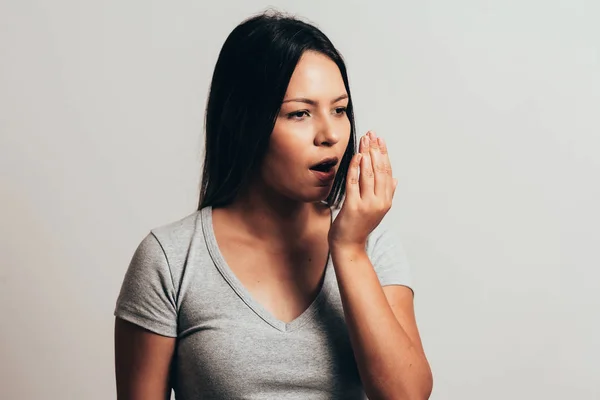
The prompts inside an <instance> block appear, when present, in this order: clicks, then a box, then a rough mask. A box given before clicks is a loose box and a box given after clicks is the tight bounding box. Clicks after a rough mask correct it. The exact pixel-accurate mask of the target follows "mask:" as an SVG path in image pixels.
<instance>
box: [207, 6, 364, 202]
mask: <svg viewBox="0 0 600 400" xmlns="http://www.w3.org/2000/svg"><path fill="white" fill-rule="evenodd" d="M305 51H316V52H319V53H321V54H323V55H325V56H327V57H329V58H330V59H331V60H332V61H333V62H335V63H336V64H337V66H338V68H339V70H340V72H341V75H342V78H343V80H344V85H345V87H346V91H347V93H348V106H347V111H346V114H347V117H348V119H349V120H350V127H351V128H350V140H349V142H348V146H347V148H346V151H345V152H344V156H343V157H342V160H341V162H340V166H339V168H338V173H337V176H336V178H335V180H334V182H333V187H332V189H331V192H330V193H329V196H328V197H327V200H326V202H327V205H328V206H330V207H331V206H334V207H335V208H339V206H340V202H341V200H342V199H343V197H344V195H345V193H346V175H347V172H348V168H349V165H350V160H351V159H352V157H353V155H354V154H355V153H356V149H355V146H356V145H355V135H356V127H355V122H354V113H353V108H352V97H351V96H350V87H349V84H348V75H347V72H346V65H345V63H344V60H343V59H342V56H341V54H340V53H339V52H338V51H337V49H336V48H335V47H334V46H333V44H332V43H331V41H330V40H329V39H328V38H327V36H325V34H324V33H323V32H321V30H319V29H318V28H317V27H315V26H314V25H312V24H310V23H307V22H304V21H301V20H300V19H298V18H296V17H291V16H287V15H284V14H283V13H281V12H278V11H272V10H267V11H265V12H262V13H260V14H258V15H255V16H253V17H251V18H248V19H246V20H245V21H243V22H242V23H241V24H239V25H238V26H237V27H236V28H235V29H234V30H233V31H232V32H231V33H230V34H229V36H228V37H227V39H226V40H225V43H224V44H223V47H222V49H221V52H220V53H219V58H218V60H217V63H216V65H215V70H214V73H213V77H212V82H211V86H210V91H209V96H208V103H207V106H206V114H205V119H204V126H205V139H206V140H205V147H204V149H205V150H204V151H205V156H204V166H203V172H202V183H201V187H200V199H199V202H198V210H201V209H202V208H204V207H206V206H209V205H210V206H213V207H218V206H223V205H227V204H229V203H231V202H233V200H234V199H235V197H236V195H237V193H238V192H239V191H240V190H241V189H243V188H244V186H245V185H246V184H247V183H248V181H249V178H250V177H251V176H252V174H253V173H254V172H255V171H256V170H257V169H258V167H259V166H260V164H261V162H262V160H263V158H264V156H265V153H266V151H267V149H268V144H269V138H270V135H271V132H272V131H273V127H274V126H275V120H276V118H277V115H278V114H279V112H280V107H281V104H282V102H283V99H284V96H285V93H286V90H287V87H288V84H289V81H290V79H291V77H292V73H293V72H294V69H295V68H296V64H297V63H298V60H299V59H300V57H301V56H302V54H303V53H304V52H305Z"/></svg>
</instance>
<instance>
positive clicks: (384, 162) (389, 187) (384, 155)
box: [376, 137, 394, 199]
mask: <svg viewBox="0 0 600 400" xmlns="http://www.w3.org/2000/svg"><path fill="white" fill-rule="evenodd" d="M378 141H379V150H380V153H381V169H382V170H384V171H385V174H386V182H385V193H386V196H387V198H388V199H391V196H392V195H393V179H394V175H393V173H392V163H391V162H390V157H389V153H388V147H387V144H386V143H385V140H384V139H383V138H382V137H380V138H378ZM376 190H377V189H376Z"/></svg>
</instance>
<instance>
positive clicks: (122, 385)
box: [115, 318, 176, 400]
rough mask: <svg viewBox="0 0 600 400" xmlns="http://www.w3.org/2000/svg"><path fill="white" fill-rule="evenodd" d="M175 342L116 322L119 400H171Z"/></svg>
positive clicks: (121, 322) (116, 320)
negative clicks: (171, 373) (170, 377)
mask: <svg viewBox="0 0 600 400" xmlns="http://www.w3.org/2000/svg"><path fill="white" fill-rule="evenodd" d="M175 341H176V338H172V337H166V336H161V335H158V334H156V333H152V332H150V331H148V330H146V329H144V328H142V327H139V326H137V325H135V324H132V323H131V322H127V321H125V320H123V319H121V318H115V372H116V379H117V399H118V400H169V399H170V398H171V384H170V382H169V376H170V369H171V361H172V357H173V354H174V350H175Z"/></svg>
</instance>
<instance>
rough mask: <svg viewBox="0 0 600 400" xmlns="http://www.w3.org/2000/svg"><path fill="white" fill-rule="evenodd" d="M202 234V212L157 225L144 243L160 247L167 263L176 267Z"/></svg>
mask: <svg viewBox="0 0 600 400" xmlns="http://www.w3.org/2000/svg"><path fill="white" fill-rule="evenodd" d="M198 232H200V233H201V232H202V221H201V211H200V210H197V211H194V212H193V213H190V214H188V215H185V216H184V217H182V218H179V219H177V220H174V221H170V222H166V223H164V224H161V225H157V226H155V227H154V228H152V229H150V232H149V233H148V235H147V236H146V238H145V239H144V242H147V243H149V244H151V245H152V246H153V247H155V248H156V247H160V249H161V251H162V252H163V253H164V256H165V257H166V258H167V262H168V263H169V264H170V265H176V264H178V262H179V261H180V258H182V257H183V256H184V255H185V253H187V251H188V249H189V247H190V245H191V243H192V241H193V239H194V237H195V236H196V235H197V233H198Z"/></svg>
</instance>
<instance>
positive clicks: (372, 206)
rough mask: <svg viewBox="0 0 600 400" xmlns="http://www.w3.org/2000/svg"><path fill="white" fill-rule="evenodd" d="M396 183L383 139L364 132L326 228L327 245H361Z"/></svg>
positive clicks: (382, 212)
mask: <svg viewBox="0 0 600 400" xmlns="http://www.w3.org/2000/svg"><path fill="white" fill-rule="evenodd" d="M359 167H360V172H359ZM397 183H398V182H397V180H396V179H394V178H393V177H392V165H391V163H390V159H389V155H388V151H387V146H386V144H385V141H384V140H383V139H382V138H378V137H377V136H376V134H375V132H371V131H369V132H367V134H366V135H365V136H363V137H362V138H361V140H360V145H359V152H358V153H357V154H355V155H354V157H353V158H352V160H351V161H350V168H349V170H348V175H347V178H346V198H345V200H344V204H343V206H342V209H341V210H340V212H339V214H338V216H337V217H336V219H335V221H334V223H333V225H332V226H331V228H330V229H329V236H328V240H329V246H330V247H332V246H338V247H347V246H350V247H358V248H364V246H365V244H366V241H367V237H368V236H369V234H370V233H371V232H372V231H373V229H375V228H376V227H377V225H379V223H380V222H381V220H382V219H383V217H384V216H385V214H386V213H387V212H388V211H389V209H390V208H391V207H392V198H393V197H394V192H395V191H396V185H397Z"/></svg>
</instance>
